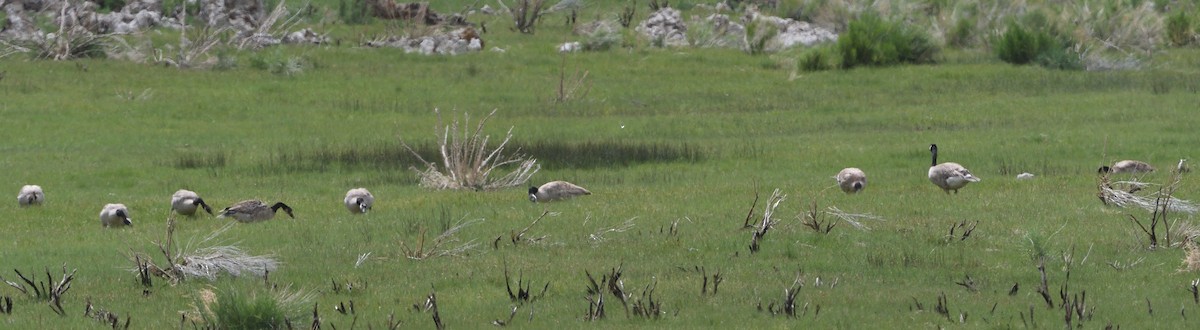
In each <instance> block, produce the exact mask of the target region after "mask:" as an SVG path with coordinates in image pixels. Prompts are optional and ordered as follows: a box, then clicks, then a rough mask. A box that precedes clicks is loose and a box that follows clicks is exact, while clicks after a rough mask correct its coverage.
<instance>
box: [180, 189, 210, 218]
mask: <svg viewBox="0 0 1200 330" xmlns="http://www.w3.org/2000/svg"><path fill="white" fill-rule="evenodd" d="M196 206H200V207H203V208H204V212H208V215H212V208H211V207H208V204H207V203H204V199H202V198H200V195H197V194H196V192H195V191H191V190H186V189H179V191H176V192H175V194H174V195H171V210H174V211H175V213H179V214H180V215H193V214H196Z"/></svg>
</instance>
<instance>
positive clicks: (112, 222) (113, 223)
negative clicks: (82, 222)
mask: <svg viewBox="0 0 1200 330" xmlns="http://www.w3.org/2000/svg"><path fill="white" fill-rule="evenodd" d="M100 224H101V225H104V226H105V227H117V226H127V225H133V219H130V218H129V209H126V208H125V204H107V205H104V209H103V210H100Z"/></svg>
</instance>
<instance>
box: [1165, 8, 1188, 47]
mask: <svg viewBox="0 0 1200 330" xmlns="http://www.w3.org/2000/svg"><path fill="white" fill-rule="evenodd" d="M1192 38H1193V36H1192V18H1191V17H1188V15H1187V14H1186V13H1184V12H1183V11H1182V10H1180V11H1179V12H1178V13H1176V14H1175V15H1171V16H1168V17H1167V42H1169V43H1171V45H1172V46H1176V47H1182V46H1187V45H1189V44H1191V43H1192V40H1193V39H1192Z"/></svg>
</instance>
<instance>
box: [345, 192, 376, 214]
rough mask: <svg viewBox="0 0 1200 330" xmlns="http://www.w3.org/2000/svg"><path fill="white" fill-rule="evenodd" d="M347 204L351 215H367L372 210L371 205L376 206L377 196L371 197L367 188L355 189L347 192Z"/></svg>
mask: <svg viewBox="0 0 1200 330" xmlns="http://www.w3.org/2000/svg"><path fill="white" fill-rule="evenodd" d="M345 202H346V209H347V210H350V213H354V214H359V213H367V211H370V210H371V205H375V196H374V195H371V192H370V191H367V188H354V189H350V191H347V192H346V200H345Z"/></svg>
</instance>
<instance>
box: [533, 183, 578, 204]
mask: <svg viewBox="0 0 1200 330" xmlns="http://www.w3.org/2000/svg"><path fill="white" fill-rule="evenodd" d="M591 194H592V192H590V191H588V190H587V189H583V187H580V186H576V185H575V184H573V183H570V182H566V181H551V182H547V183H546V184H543V185H542V186H541V187H529V201H530V202H534V203H537V202H549V201H556V200H560V199H566V198H571V197H575V196H583V195H591Z"/></svg>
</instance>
